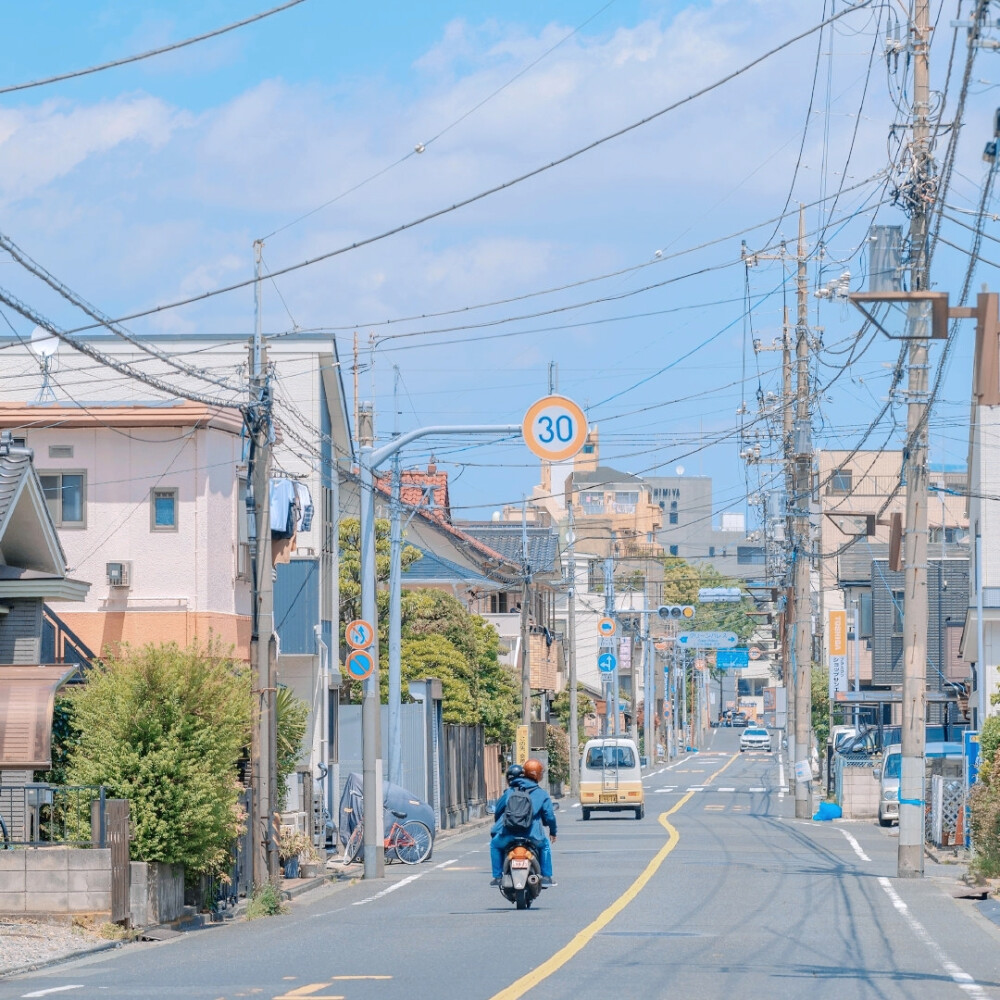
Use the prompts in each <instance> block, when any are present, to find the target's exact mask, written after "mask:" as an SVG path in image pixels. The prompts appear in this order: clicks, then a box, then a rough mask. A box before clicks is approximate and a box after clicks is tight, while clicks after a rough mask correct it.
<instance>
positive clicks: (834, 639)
mask: <svg viewBox="0 0 1000 1000" xmlns="http://www.w3.org/2000/svg"><path fill="white" fill-rule="evenodd" d="M826 634H827V649H828V655H829V664H828V665H829V668H830V700H831V701H832V700H833V698H834V697H835V696H836V694H837V692H838V691H846V690H847V612H846V611H831V612H830V616H829V628H828V629H827V633H826Z"/></svg>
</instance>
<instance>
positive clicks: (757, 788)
mask: <svg viewBox="0 0 1000 1000" xmlns="http://www.w3.org/2000/svg"><path fill="white" fill-rule="evenodd" d="M747 791H750V792H766V791H767V789H766V788H763V787H761V786H760V785H758V786H757V787H756V788H749V789H747Z"/></svg>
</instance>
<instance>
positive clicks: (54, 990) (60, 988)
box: [21, 983, 83, 997]
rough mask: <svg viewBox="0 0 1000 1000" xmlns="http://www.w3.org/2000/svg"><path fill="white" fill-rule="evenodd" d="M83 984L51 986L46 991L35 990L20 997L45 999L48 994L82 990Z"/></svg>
mask: <svg viewBox="0 0 1000 1000" xmlns="http://www.w3.org/2000/svg"><path fill="white" fill-rule="evenodd" d="M82 989H83V983H80V984H79V985H77V986H52V987H50V988H49V989H47V990H35V992H34V993H22V994H21V996H22V997H47V996H48V995H49V994H50V993H65V992H66V990H82Z"/></svg>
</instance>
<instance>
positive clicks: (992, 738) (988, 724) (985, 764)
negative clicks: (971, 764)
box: [979, 715, 1000, 770]
mask: <svg viewBox="0 0 1000 1000" xmlns="http://www.w3.org/2000/svg"><path fill="white" fill-rule="evenodd" d="M997 747H1000V715H991V716H989V717H988V718H987V719H986V721H985V722H984V723H983V726H982V729H981V731H980V733H979V768H980V770H984V769H985V770H988V769H989V766H990V765H991V764H992V763H993V761H994V760H995V759H996V755H997Z"/></svg>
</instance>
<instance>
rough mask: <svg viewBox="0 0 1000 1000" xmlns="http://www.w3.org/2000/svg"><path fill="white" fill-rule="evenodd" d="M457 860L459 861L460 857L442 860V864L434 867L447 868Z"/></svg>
mask: <svg viewBox="0 0 1000 1000" xmlns="http://www.w3.org/2000/svg"><path fill="white" fill-rule="evenodd" d="M456 861H458V858H452V859H451V861H442V862H441V864H439V865H435V866H434V867H435V868H447V867H448V865H453V864H454V863H455V862H456Z"/></svg>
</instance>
